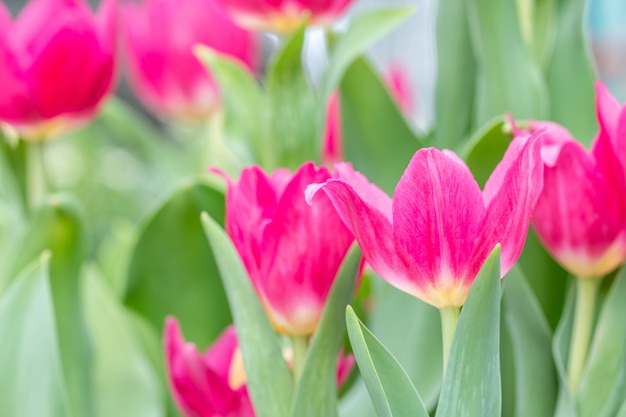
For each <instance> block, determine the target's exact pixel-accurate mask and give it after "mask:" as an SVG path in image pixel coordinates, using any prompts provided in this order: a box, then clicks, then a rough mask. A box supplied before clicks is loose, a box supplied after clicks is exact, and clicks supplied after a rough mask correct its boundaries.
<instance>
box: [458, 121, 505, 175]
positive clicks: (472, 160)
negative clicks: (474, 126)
mask: <svg viewBox="0 0 626 417" xmlns="http://www.w3.org/2000/svg"><path fill="white" fill-rule="evenodd" d="M512 139H513V136H512V135H511V132H510V131H506V130H505V122H504V117H502V116H498V117H495V118H493V119H491V120H490V121H489V122H487V123H485V124H484V125H483V126H482V127H481V128H480V129H479V130H478V131H476V132H475V133H474V134H473V135H472V137H471V138H470V139H469V140H468V141H467V142H466V144H465V145H464V147H463V149H462V150H461V152H460V154H459V156H461V158H462V159H463V160H464V161H465V163H467V166H468V167H469V168H470V170H471V171H472V174H474V178H476V181H477V182H478V184H479V185H480V186H481V187H482V186H484V185H485V183H486V182H487V178H489V176H490V175H491V173H492V172H493V170H494V168H495V167H496V165H498V163H499V162H500V161H501V160H502V156H504V152H506V150H507V148H508V147H509V144H510V143H511V140H512Z"/></svg>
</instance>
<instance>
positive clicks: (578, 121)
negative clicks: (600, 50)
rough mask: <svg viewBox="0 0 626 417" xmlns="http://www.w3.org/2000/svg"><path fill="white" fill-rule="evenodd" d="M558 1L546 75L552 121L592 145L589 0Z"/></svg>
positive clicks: (593, 126)
mask: <svg viewBox="0 0 626 417" xmlns="http://www.w3.org/2000/svg"><path fill="white" fill-rule="evenodd" d="M557 2H558V5H557V22H556V27H557V34H556V40H555V44H554V51H553V53H552V58H551V60H550V63H549V66H548V71H547V74H546V80H547V82H548V91H549V93H550V120H553V121H555V122H557V123H560V124H562V125H563V126H565V127H566V128H568V129H569V131H570V132H571V133H572V135H574V137H575V138H576V139H577V140H579V141H580V142H582V143H583V144H585V145H589V144H590V143H591V141H592V140H593V138H594V137H595V134H596V130H597V123H596V119H595V117H596V112H595V99H594V97H595V93H594V89H593V82H594V80H595V79H596V77H595V74H594V72H593V69H592V65H591V59H590V53H589V47H588V45H587V39H586V38H587V37H586V36H585V33H584V30H583V27H584V25H585V4H586V3H587V1H585V0H557ZM573 86H575V87H573ZM516 116H517V115H516ZM519 117H521V115H520V116H519Z"/></svg>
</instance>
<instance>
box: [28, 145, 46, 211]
mask: <svg viewBox="0 0 626 417" xmlns="http://www.w3.org/2000/svg"><path fill="white" fill-rule="evenodd" d="M25 144H26V196H27V200H28V209H29V210H30V212H31V213H34V212H35V211H36V210H37V208H38V207H39V205H41V203H42V202H43V200H44V198H45V197H46V194H47V193H48V189H49V183H48V178H47V177H46V167H45V158H44V150H45V149H44V146H45V143H44V142H41V141H37V142H25Z"/></svg>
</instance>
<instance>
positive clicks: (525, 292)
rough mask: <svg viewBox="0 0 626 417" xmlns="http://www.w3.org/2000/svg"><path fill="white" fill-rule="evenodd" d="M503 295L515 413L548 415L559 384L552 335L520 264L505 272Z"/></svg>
mask: <svg viewBox="0 0 626 417" xmlns="http://www.w3.org/2000/svg"><path fill="white" fill-rule="evenodd" d="M503 298H504V306H505V309H504V310H505V320H506V325H507V328H508V331H509V334H510V336H511V342H512V343H511V345H512V349H513V354H514V363H515V391H516V393H515V401H514V403H515V416H517V417H525V416H533V417H543V416H545V417H551V416H553V414H554V407H555V399H556V393H557V386H558V385H557V376H556V369H555V368H554V361H553V359H552V354H551V350H552V334H551V332H550V326H549V325H548V322H547V321H546V319H545V317H544V315H543V311H542V310H541V306H540V305H539V303H538V302H537V300H536V298H535V295H534V294H533V292H532V290H531V289H530V286H529V285H528V283H527V282H526V278H525V277H524V275H523V273H522V271H521V269H520V268H519V267H514V268H513V269H512V270H511V272H509V273H508V274H507V276H506V278H505V285H504V295H503Z"/></svg>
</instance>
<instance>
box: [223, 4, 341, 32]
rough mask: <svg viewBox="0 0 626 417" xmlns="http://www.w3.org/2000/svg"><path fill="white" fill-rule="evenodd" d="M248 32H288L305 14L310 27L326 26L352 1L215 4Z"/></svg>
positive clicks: (295, 26) (293, 28)
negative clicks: (222, 8)
mask: <svg viewBox="0 0 626 417" xmlns="http://www.w3.org/2000/svg"><path fill="white" fill-rule="evenodd" d="M218 1H219V2H220V3H221V4H222V5H223V6H224V8H225V9H226V10H227V11H229V12H230V14H231V15H232V16H233V18H234V19H235V21H236V22H237V23H239V24H240V25H241V26H243V27H245V28H248V29H251V30H267V31H273V32H279V33H286V32H292V31H293V30H295V29H296V28H297V27H298V25H300V23H301V22H302V19H303V18H304V17H305V16H306V15H307V14H308V15H309V19H310V20H309V23H310V24H312V25H324V26H326V25H330V24H331V23H332V22H334V21H335V20H337V18H338V17H339V16H340V15H341V14H342V13H343V11H344V10H345V9H346V8H347V7H348V6H349V5H350V4H351V3H352V1H353V0H218Z"/></svg>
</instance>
